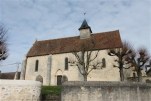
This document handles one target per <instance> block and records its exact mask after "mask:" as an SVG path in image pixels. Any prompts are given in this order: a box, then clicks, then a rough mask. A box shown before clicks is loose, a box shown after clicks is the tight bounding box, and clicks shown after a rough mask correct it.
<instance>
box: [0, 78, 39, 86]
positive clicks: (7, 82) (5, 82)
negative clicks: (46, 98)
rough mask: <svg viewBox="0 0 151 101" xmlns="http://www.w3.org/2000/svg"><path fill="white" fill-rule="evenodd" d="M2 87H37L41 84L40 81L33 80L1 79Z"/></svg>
mask: <svg viewBox="0 0 151 101" xmlns="http://www.w3.org/2000/svg"><path fill="white" fill-rule="evenodd" d="M1 85H21V86H24V85H35V86H41V83H40V82H39V81H33V80H5V79H3V80H2V79H0V86H1Z"/></svg>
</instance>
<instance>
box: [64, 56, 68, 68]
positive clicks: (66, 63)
mask: <svg viewBox="0 0 151 101" xmlns="http://www.w3.org/2000/svg"><path fill="white" fill-rule="evenodd" d="M65 70H68V58H67V57H66V58H65Z"/></svg>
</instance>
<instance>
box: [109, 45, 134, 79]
mask: <svg viewBox="0 0 151 101" xmlns="http://www.w3.org/2000/svg"><path fill="white" fill-rule="evenodd" d="M131 52H132V48H131V46H130V44H129V43H127V42H123V46H122V48H116V49H109V50H108V55H109V56H115V57H117V59H115V62H116V63H117V65H113V66H114V67H118V68H119V72H120V80H121V81H124V72H123V69H124V68H125V69H128V68H130V67H131V65H130V66H128V67H127V65H128V64H129V62H126V61H125V59H126V58H125V57H126V56H127V55H128V54H130V53H131Z"/></svg>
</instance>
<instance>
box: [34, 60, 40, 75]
mask: <svg viewBox="0 0 151 101" xmlns="http://www.w3.org/2000/svg"><path fill="white" fill-rule="evenodd" d="M38 64H39V61H38V60H36V63H35V72H37V71H38Z"/></svg>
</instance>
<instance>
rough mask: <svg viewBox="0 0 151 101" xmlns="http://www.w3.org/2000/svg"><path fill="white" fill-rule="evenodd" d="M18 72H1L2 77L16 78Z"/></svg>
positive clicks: (0, 76)
mask: <svg viewBox="0 0 151 101" xmlns="http://www.w3.org/2000/svg"><path fill="white" fill-rule="evenodd" d="M15 74H16V72H7V73H0V79H14V77H15ZM17 78H20V72H18V77H17Z"/></svg>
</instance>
